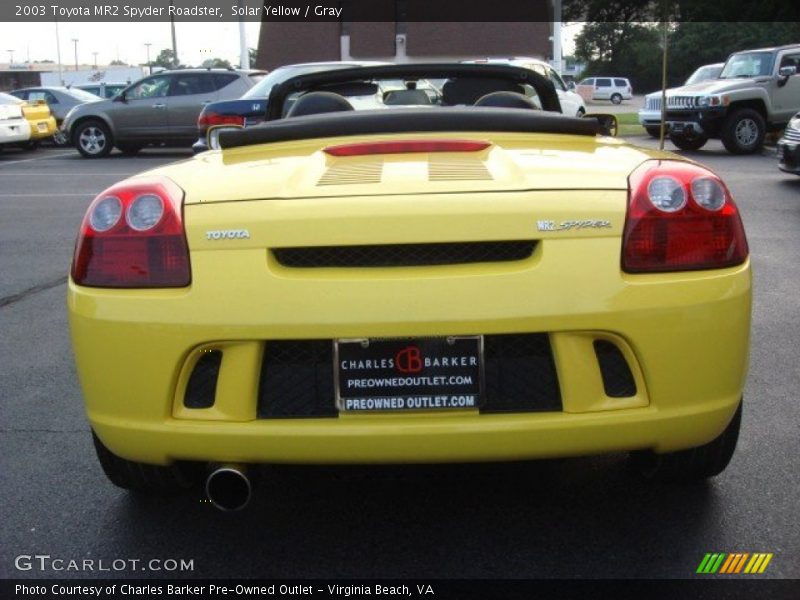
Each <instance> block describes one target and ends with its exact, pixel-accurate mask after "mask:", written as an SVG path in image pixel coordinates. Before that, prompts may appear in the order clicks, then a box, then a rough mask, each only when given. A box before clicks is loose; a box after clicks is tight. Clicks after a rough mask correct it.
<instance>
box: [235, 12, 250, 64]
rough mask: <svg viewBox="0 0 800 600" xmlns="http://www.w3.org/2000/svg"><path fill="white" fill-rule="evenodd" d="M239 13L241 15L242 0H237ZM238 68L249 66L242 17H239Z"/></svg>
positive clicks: (245, 32)
mask: <svg viewBox="0 0 800 600" xmlns="http://www.w3.org/2000/svg"><path fill="white" fill-rule="evenodd" d="M237 4H238V5H239V14H240V15H241V14H242V12H241V8H242V0H238V2H237ZM239 68H240V69H249V68H250V53H249V52H248V51H247V30H246V29H245V27H244V17H242V16H240V17H239Z"/></svg>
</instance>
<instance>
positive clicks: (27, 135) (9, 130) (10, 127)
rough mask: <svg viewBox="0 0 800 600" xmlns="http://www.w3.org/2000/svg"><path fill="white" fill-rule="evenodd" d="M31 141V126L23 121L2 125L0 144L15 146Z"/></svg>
mask: <svg viewBox="0 0 800 600" xmlns="http://www.w3.org/2000/svg"><path fill="white" fill-rule="evenodd" d="M29 139H31V126H30V124H29V123H28V122H27V121H25V120H23V119H18V120H17V119H15V120H14V121H12V122H9V121H5V122H3V123H0V144H15V143H18V142H27V141H28V140H29Z"/></svg>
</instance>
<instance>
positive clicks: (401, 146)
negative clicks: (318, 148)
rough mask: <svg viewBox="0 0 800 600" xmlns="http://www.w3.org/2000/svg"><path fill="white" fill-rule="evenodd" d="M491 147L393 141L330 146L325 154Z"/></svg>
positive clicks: (464, 142)
mask: <svg viewBox="0 0 800 600" xmlns="http://www.w3.org/2000/svg"><path fill="white" fill-rule="evenodd" d="M491 145H492V143H491V142H486V141H482V140H393V141H385V142H358V143H355V144H342V145H340V146H328V147H327V148H325V149H324V152H325V153H326V154H330V155H331V156H366V155H369V154H405V153H407V152H479V151H480V150H485V149H486V148H488V147H489V146H491Z"/></svg>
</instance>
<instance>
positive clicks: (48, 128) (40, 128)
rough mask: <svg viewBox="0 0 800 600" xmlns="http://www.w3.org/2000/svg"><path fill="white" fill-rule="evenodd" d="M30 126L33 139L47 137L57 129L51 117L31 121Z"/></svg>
mask: <svg viewBox="0 0 800 600" xmlns="http://www.w3.org/2000/svg"><path fill="white" fill-rule="evenodd" d="M30 126H31V139H33V140H43V139H46V138H49V137H52V136H53V134H55V133H56V131H58V126H57V125H56V120H55V119H54V118H53V117H50V118H48V119H42V120H39V121H33V122H31V123H30Z"/></svg>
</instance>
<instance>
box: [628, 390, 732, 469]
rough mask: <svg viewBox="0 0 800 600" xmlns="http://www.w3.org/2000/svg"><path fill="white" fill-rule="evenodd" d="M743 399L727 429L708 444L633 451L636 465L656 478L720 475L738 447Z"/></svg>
mask: <svg viewBox="0 0 800 600" xmlns="http://www.w3.org/2000/svg"><path fill="white" fill-rule="evenodd" d="M742 404H743V403H742V402H741V401H740V402H739V407H738V408H737V409H736V414H734V415H733V419H731V422H730V423H728V426H727V427H726V428H725V430H724V431H723V432H722V433H721V434H719V436H718V437H716V438H714V439H713V440H711V441H710V442H708V443H707V444H704V445H702V446H697V447H696V448H689V449H688V450H680V451H678V452H667V453H665V454H656V453H655V452H653V451H651V450H643V451H639V452H633V453H631V463H632V465H633V467H634V469H635V470H636V471H637V472H638V473H639V475H641V476H642V477H643V478H644V479H648V480H652V481H698V480H701V479H707V478H709V477H714V476H715V475H719V474H720V473H722V471H724V470H725V467H727V466H728V463H729V462H730V460H731V457H732V456H733V452H734V450H736V441H737V440H738V439H739V427H740V425H741V423H742Z"/></svg>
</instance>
